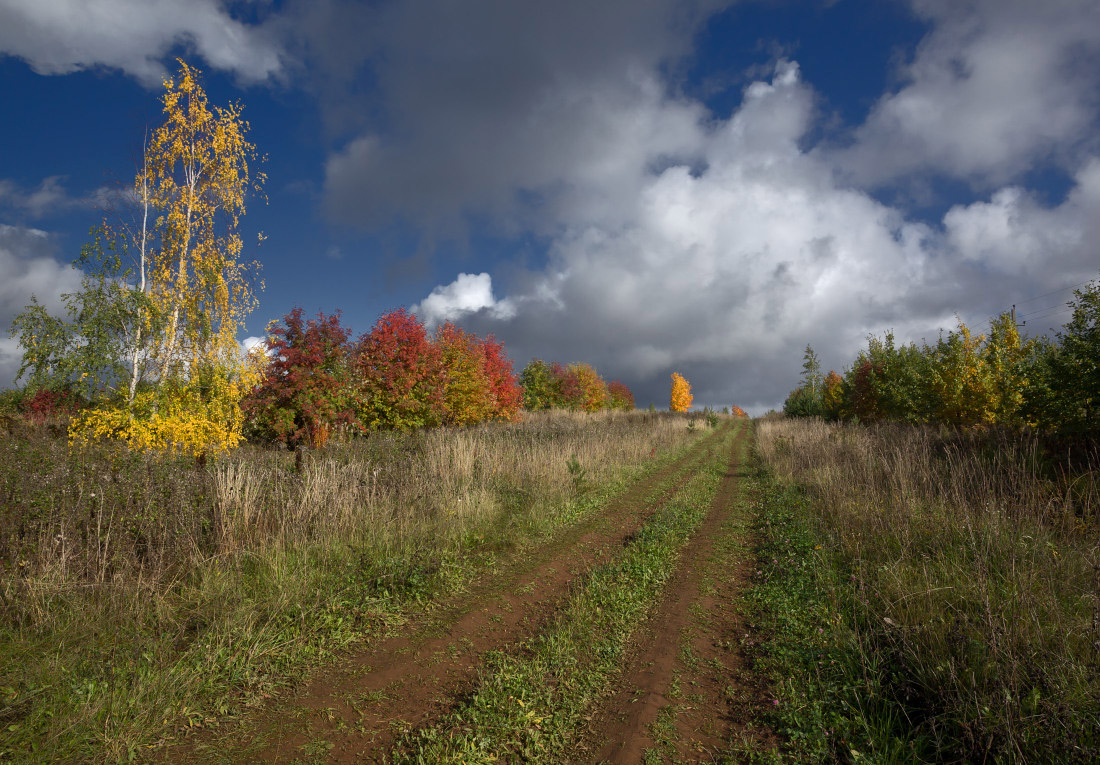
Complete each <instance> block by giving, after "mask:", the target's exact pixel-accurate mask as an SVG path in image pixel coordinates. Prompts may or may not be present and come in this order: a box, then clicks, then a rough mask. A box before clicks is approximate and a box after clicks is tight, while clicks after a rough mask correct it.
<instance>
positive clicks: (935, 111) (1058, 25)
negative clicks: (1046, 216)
mask: <svg viewBox="0 0 1100 765" xmlns="http://www.w3.org/2000/svg"><path fill="white" fill-rule="evenodd" d="M912 2H913V6H914V9H915V10H916V12H917V13H918V15H920V16H921V17H923V18H925V19H926V20H928V21H929V22H930V23H931V24H932V25H933V28H932V31H931V32H930V33H929V35H928V36H927V37H926V38H925V39H924V40H923V41H922V42H921V43H920V46H919V47H918V49H917V51H916V55H915V56H914V58H913V59H912V61H911V62H909V63H908V64H907V65H906V66H905V67H904V68H903V69H902V70H901V72H900V74H901V79H902V83H903V84H902V86H901V87H900V89H899V90H897V91H896V92H894V93H889V94H887V95H885V96H883V97H882V99H881V100H880V101H879V102H878V104H876V106H875V107H874V109H873V110H872V111H871V113H870V115H869V116H868V118H867V120H866V122H865V124H863V125H862V126H861V127H860V128H859V129H858V130H857V131H856V133H855V143H854V144H853V145H852V146H851V147H849V148H847V149H844V150H840V151H837V152H835V160H836V161H837V162H838V163H839V164H840V165H841V166H843V167H844V169H845V170H846V171H847V172H848V173H849V174H850V175H851V177H852V178H853V179H854V180H855V181H856V182H858V183H869V184H879V183H888V182H890V181H893V180H895V179H897V178H899V177H904V176H906V175H908V174H918V175H920V174H923V175H929V174H936V173H939V174H943V175H946V176H950V177H954V178H960V179H963V180H965V181H968V182H972V183H975V184H978V185H998V184H1001V183H1005V182H1007V181H1010V180H1012V179H1014V178H1017V177H1019V176H1020V175H1021V174H1022V173H1026V172H1027V171H1029V170H1031V169H1033V168H1035V167H1036V166H1037V165H1039V164H1041V163H1043V162H1046V161H1049V160H1051V159H1056V160H1059V161H1062V162H1063V163H1066V164H1069V165H1072V162H1073V161H1074V159H1075V158H1076V156H1077V154H1078V153H1079V152H1080V151H1081V150H1086V151H1087V150H1088V146H1089V144H1090V143H1091V142H1093V141H1094V140H1095V127H1094V126H1095V119H1096V116H1097V106H1098V99H1097V87H1098V85H1100V5H1097V3H1096V2H1095V0H1043V1H1042V2H1036V1H1035V0H965V1H960V0H912Z"/></svg>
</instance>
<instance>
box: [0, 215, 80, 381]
mask: <svg viewBox="0 0 1100 765" xmlns="http://www.w3.org/2000/svg"><path fill="white" fill-rule="evenodd" d="M53 251H54V246H53V242H52V240H51V237H50V235H49V234H48V233H46V232H45V231H40V230H38V229H34V228H22V227H18V226H9V225H5V224H2V223H0V274H2V275H3V278H0V331H2V333H0V334H2V336H5V337H6V335H7V330H8V329H9V328H10V327H11V323H12V320H13V319H14V318H15V316H16V315H17V314H18V313H20V312H21V311H22V310H23V309H24V308H25V307H26V306H27V304H28V303H29V302H30V296H31V295H34V296H36V297H37V298H38V302H40V303H41V304H42V305H43V306H45V308H46V310H48V311H50V312H53V313H59V312H60V311H61V309H62V303H61V295H62V294H63V293H66V292H76V291H77V290H79V289H80V272H79V271H77V270H75V269H73V268H72V267H70V266H67V265H62V264H61V263H58V262H57V261H56V260H55V259H54V258H53ZM21 358H22V351H20V350H19V346H18V343H16V341H15V340H14V339H8V340H5V341H3V342H0V386H7V385H10V384H11V382H12V381H13V379H14V377H15V373H16V371H17V370H18V369H19V363H20V360H21Z"/></svg>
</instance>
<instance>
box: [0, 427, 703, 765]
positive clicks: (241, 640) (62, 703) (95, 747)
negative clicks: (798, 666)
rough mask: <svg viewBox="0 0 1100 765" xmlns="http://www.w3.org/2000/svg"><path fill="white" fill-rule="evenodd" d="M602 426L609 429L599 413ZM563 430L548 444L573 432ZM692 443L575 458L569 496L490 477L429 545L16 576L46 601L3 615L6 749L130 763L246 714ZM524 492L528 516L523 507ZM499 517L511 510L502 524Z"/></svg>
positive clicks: (266, 551) (370, 540) (367, 538)
mask: <svg viewBox="0 0 1100 765" xmlns="http://www.w3.org/2000/svg"><path fill="white" fill-rule="evenodd" d="M591 427H592V428H594V430H593V431H592V432H593V433H598V432H599V431H598V428H599V423H593V425H592V426H591ZM681 427H682V425H681ZM509 432H510V431H509ZM555 432H556V431H551V432H550V433H549V435H548V439H550V441H551V448H554V447H553V444H554V443H557V442H560V441H561V440H562V439H563V438H565V436H563V435H561V434H560V433H558V434H557V435H555ZM566 435H568V434H566ZM505 436H506V437H510V436H507V433H506V434H505ZM513 440H514V438H513ZM681 443H683V442H681ZM643 446H645V448H644V449H643V448H642V447H643ZM523 448H524V449H527V447H523ZM558 448H560V446H559V447H558ZM656 448H657V446H656V445H654V446H652V447H649V446H647V445H644V444H640V445H639V446H638V448H637V449H636V450H635V451H636V452H637V453H641V454H647V455H648V454H650V453H656ZM662 448H664V447H662ZM682 448H686V447H679V448H673V449H671V450H670V451H667V452H665V453H663V454H662V455H661V456H660V457H659V458H658V459H656V460H650V461H648V463H647V464H644V465H640V466H636V467H628V465H629V463H625V464H624V463H623V462H619V463H617V464H616V463H609V464H598V465H597V464H593V463H592V462H591V461H589V462H588V466H587V469H585V472H587V474H588V476H589V477H588V478H586V477H585V476H584V475H583V474H578V471H577V470H575V469H574V470H573V471H570V474H569V475H567V476H566V481H572V482H573V484H574V486H578V485H579V484H580V483H581V482H582V481H584V482H585V483H586V484H587V485H586V486H585V488H584V491H582V492H581V493H579V494H575V491H570V492H569V494H567V495H560V494H559V495H551V496H554V497H558V496H561V499H558V500H556V502H557V503H556V504H554V505H552V506H547V504H546V503H545V502H543V501H532V498H531V497H529V496H526V495H523V496H520V495H518V494H517V495H516V496H515V497H511V496H510V495H511V494H513V493H515V490H514V489H513V488H512V487H511V486H510V485H509V484H507V483H505V482H504V481H501V480H499V479H496V478H492V483H488V481H486V479H483V481H486V485H487V486H488V489H487V490H486V491H492V490H494V487H496V486H500V487H501V488H500V490H499V491H498V493H497V494H495V495H489V496H488V500H491V502H490V504H492V505H493V506H494V507H495V508H496V510H495V511H494V512H491V513H489V512H485V513H481V514H480V515H477V516H471V517H470V519H469V520H468V522H466V523H465V525H464V526H461V527H458V526H457V525H456V524H455V523H454V522H453V521H451V522H450V526H449V529H451V530H452V533H448V534H446V535H445V536H439V537H437V538H435V539H431V540H427V541H426V536H425V535H423V534H422V535H419V536H418V537H416V538H414V539H412V541H410V542H408V543H406V544H394V543H393V542H392V541H389V542H387V543H386V544H380V543H379V540H378V537H377V534H375V533H370V534H365V533H341V534H331V535H319V534H314V535H313V538H309V537H306V538H305V539H304V540H303V541H301V542H295V541H294V540H289V541H287V540H285V539H284V540H283V542H282V543H279V544H274V545H268V546H265V547H261V548H259V549H255V550H251V551H250V550H247V549H242V550H237V551H235V552H234V553H233V554H231V555H230V554H213V555H208V556H204V557H201V558H199V559H198V560H196V561H195V562H193V563H192V564H189V565H188V566H187V567H185V568H182V569H181V570H180V571H179V573H178V574H177V575H176V576H175V577H174V578H172V579H170V580H168V581H166V582H165V581H156V582H151V581H146V582H143V581H142V580H141V578H140V577H138V578H137V579H136V580H127V581H125V586H121V585H117V586H115V585H113V584H112V583H111V582H109V581H107V582H101V583H98V584H95V585H94V586H82V585H81V583H80V582H79V581H75V582H74V581H71V580H69V581H63V580H62V581H58V580H53V581H51V580H50V579H49V577H48V572H47V575H44V576H41V577H39V578H37V579H32V578H30V577H27V578H25V579H22V580H18V581H15V580H7V581H6V582H5V586H6V591H7V592H8V593H12V592H15V593H16V597H23V598H26V600H27V601H28V602H32V603H33V605H34V608H33V609H31V608H23V609H18V608H11V609H7V610H8V612H9V613H13V612H14V613H15V614H16V615H17V617H18V618H15V619H13V620H11V621H5V622H4V623H3V625H0V667H2V669H0V724H2V726H3V727H2V728H0V759H15V760H25V761H47V760H71V759H79V760H126V759H130V758H131V757H132V756H134V755H136V754H138V753H140V752H141V751H142V750H143V749H144V748H145V747H148V746H155V745H156V744H157V742H158V741H160V740H162V739H163V738H164V737H165V736H171V735H173V731H178V730H179V729H180V728H181V727H183V728H186V727H189V726H195V725H203V724H205V723H206V722H207V721H209V720H211V719H213V718H216V717H218V716H221V715H225V714H233V713H235V712H238V711H240V710H242V709H244V708H246V707H247V706H248V705H249V704H251V703H254V702H255V701H257V700H259V699H262V698H263V697H264V696H266V695H269V694H271V693H274V692H276V690H277V688H278V687H279V686H280V684H281V683H283V682H285V678H287V677H288V676H290V675H291V674H295V673H300V672H301V671H302V670H303V669H305V668H307V667H308V666H310V665H311V664H315V663H316V662H319V661H324V660H325V658H326V657H327V656H329V655H331V654H332V653H333V652H335V651H339V650H341V649H342V648H344V647H346V646H348V645H350V644H353V643H356V642H359V641H362V640H365V639H369V638H370V636H371V635H373V634H377V633H378V632H379V631H380V630H382V629H384V628H386V627H387V626H392V625H395V624H400V623H401V622H402V620H404V619H405V618H406V617H407V615H408V613H409V612H410V610H416V609H419V608H423V607H428V606H430V602H431V601H432V599H433V598H436V597H438V596H440V595H441V594H442V593H445V592H449V591H454V590H455V589H456V588H459V587H461V586H462V583H463V582H464V581H466V580H467V579H468V578H469V577H472V576H475V575H477V573H478V572H479V571H481V570H483V569H484V567H486V566H490V565H492V563H493V561H494V560H496V558H497V556H499V555H500V554H502V551H511V550H514V549H516V548H522V547H523V546H524V545H531V544H538V543H539V542H540V540H544V539H546V538H548V537H549V536H551V535H553V534H555V533H557V532H558V531H559V530H560V529H562V528H563V527H564V526H567V525H570V524H573V523H575V522H577V520H578V519H580V518H582V517H585V516H587V515H589V514H591V513H592V512H594V511H595V510H596V509H597V508H598V507H599V506H600V505H601V504H602V503H603V502H605V501H606V500H607V499H609V498H610V497H612V496H614V495H615V494H617V493H619V492H621V491H622V490H624V488H625V487H626V486H627V484H628V483H629V482H630V481H631V480H633V479H636V478H639V477H641V476H642V475H644V474H647V473H649V472H650V471H652V470H655V469H657V468H659V467H660V465H662V464H665V463H666V462H667V461H669V460H672V459H674V458H675V457H676V456H677V454H678V453H679V452H680V451H681V450H682ZM534 451H536V452H537V451H538V450H537V449H535V450H534ZM555 453H556V452H555ZM429 456H430V455H429ZM457 456H458V457H461V456H462V454H458V455H457ZM448 459H449V460H450V462H448V460H443V462H444V463H445V464H443V465H442V466H441V468H440V469H444V470H446V469H453V467H452V468H448V465H453V461H454V459H456V457H451V458H448ZM572 461H573V462H574V463H575V462H576V460H575V459H573V460H572ZM561 462H562V463H563V464H562V465H560V466H558V469H560V470H561V471H562V473H563V474H565V472H566V471H565V468H566V465H565V464H564V463H565V460H564V459H562V460H561ZM471 463H472V465H471V467H470V470H469V474H470V476H471V478H470V479H468V480H465V481H464V482H463V485H462V486H461V487H458V488H456V489H455V491H456V492H462V493H460V494H457V493H456V497H457V499H456V500H455V501H460V500H461V499H462V498H464V497H469V496H471V493H470V492H471V491H472V490H473V489H476V488H477V487H476V486H475V485H474V483H473V482H474V480H475V478H476V475H477V473H478V470H480V468H478V465H477V459H476V455H474V458H473V459H471ZM482 472H484V471H483V470H482ZM72 480H73V481H74V485H80V484H79V481H80V480H82V477H81V476H73V477H72ZM94 488H95V486H91V487H85V488H84V489H82V491H84V492H85V493H86V494H91V493H92V491H91V490H92V489H94ZM501 492H503V493H501ZM511 499H515V501H516V502H517V506H518V505H522V507H523V508H524V511H525V512H517V511H515V510H513V509H511V508H510V505H509V504H508V503H509V502H510V501H511ZM429 509H430V508H429ZM502 513H503V514H508V513H511V515H510V516H509V517H510V519H511V520H510V522H508V523H499V522H497V519H498V518H499V517H500V516H501V514H502ZM433 528H437V526H433ZM414 530H415V529H414ZM367 531H371V530H369V529H368V530H367ZM13 581H15V584H19V585H20V586H21V587H23V590H21V591H20V590H13V589H12V583H13ZM31 587H37V588H38V589H37V590H34V591H30V590H29V589H28V588H31ZM9 597H11V596H10V595H9ZM16 605H18V604H16Z"/></svg>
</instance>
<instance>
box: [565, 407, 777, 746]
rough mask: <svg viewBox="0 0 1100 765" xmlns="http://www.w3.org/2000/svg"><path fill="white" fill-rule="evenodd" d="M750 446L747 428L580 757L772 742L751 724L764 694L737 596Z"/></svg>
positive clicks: (744, 552)
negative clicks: (742, 488)
mask: <svg viewBox="0 0 1100 765" xmlns="http://www.w3.org/2000/svg"><path fill="white" fill-rule="evenodd" d="M747 444H748V429H747V428H746V429H743V430H742V431H741V433H740V434H739V437H738V438H737V439H735V440H734V442H733V446H732V449H731V452H730V458H729V463H728V466H727V469H726V472H725V474H724V476H723V478H722V482H721V485H720V487H719V489H718V492H717V494H716V495H715V497H714V500H713V502H712V504H711V508H710V512H709V514H708V516H707V518H706V520H705V521H704V522H703V524H702V526H701V527H700V528H699V530H698V531H697V532H696V533H695V535H694V537H692V539H691V541H690V542H688V544H687V546H686V547H685V549H684V550H683V551H682V553H681V556H680V564H679V566H678V568H677V570H676V573H675V574H674V575H673V577H672V579H671V580H670V581H669V583H668V585H667V586H666V588H665V593H664V596H663V598H662V600H661V602H660V603H659V605H658V606H657V608H656V609H655V611H654V612H653V614H652V615H651V617H650V619H649V620H648V622H647V624H646V625H645V626H644V627H642V628H640V629H639V630H637V633H636V634H637V638H636V640H635V643H634V650H633V651H632V652H631V654H630V656H629V657H628V659H627V660H626V662H625V664H624V667H623V673H622V675H621V677H620V679H619V681H618V683H616V685H615V687H614V689H613V690H612V691H611V693H610V694H609V696H608V697H607V698H606V700H605V702H604V703H603V704H602V705H601V708H600V709H599V710H597V711H596V712H595V713H594V715H593V720H592V723H591V726H590V729H589V731H588V732H587V734H586V735H585V736H584V737H582V740H581V743H580V745H579V746H578V747H577V751H576V753H575V755H574V756H575V759H576V760H577V761H578V762H601V763H602V762H610V763H640V762H643V761H645V762H649V761H650V760H651V759H653V760H656V759H657V758H656V757H655V756H654V755H661V756H662V759H667V760H674V761H677V762H711V761H713V759H714V758H715V757H716V756H717V755H719V754H720V753H722V752H724V751H726V749H727V747H728V746H729V743H730V741H731V740H732V739H735V738H740V739H741V740H743V741H745V742H752V745H754V746H762V747H768V748H770V747H771V746H772V741H771V736H770V735H769V734H768V733H767V732H766V731H757V730H753V729H751V727H749V726H748V725H747V724H746V722H745V721H746V720H749V719H752V717H754V715H753V714H752V710H751V707H752V706H753V705H755V704H758V703H760V694H761V691H760V689H759V688H758V686H757V684H756V682H755V680H754V679H753V678H752V677H751V676H750V675H749V672H748V670H747V666H746V661H745V657H744V655H743V653H742V651H741V648H740V645H741V640H740V639H741V637H742V636H743V635H744V634H745V632H746V628H745V622H744V619H743V616H742V614H741V610H740V608H739V598H740V594H741V592H742V591H743V590H744V589H745V588H746V587H747V586H748V582H749V578H750V575H751V560H752V559H751V553H750V547H749V544H748V543H749V539H748V533H749V532H748V523H747V521H748V517H747V513H746V512H745V509H744V505H743V502H742V499H741V497H740V492H739V487H738V483H739V478H740V477H741V475H742V474H743V470H744V465H745V451H746V447H747ZM647 753H649V756H648V757H647Z"/></svg>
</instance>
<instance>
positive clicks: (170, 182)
mask: <svg viewBox="0 0 1100 765" xmlns="http://www.w3.org/2000/svg"><path fill="white" fill-rule="evenodd" d="M179 66H180V69H179V74H178V76H177V77H176V79H174V80H165V82H164V95H163V96H162V98H161V102H162V104H163V112H164V123H163V124H162V125H160V126H159V127H158V128H156V129H155V130H154V131H153V133H152V134H151V135H150V137H149V140H148V143H147V147H146V151H145V156H144V157H143V163H142V168H141V170H140V171H139V173H138V175H137V178H136V179H135V184H134V186H135V192H136V196H137V198H138V200H139V203H140V204H143V205H144V206H145V208H146V210H148V209H149V208H152V209H153V211H154V212H155V213H156V215H157V218H156V221H155V224H154V226H153V230H152V231H151V232H145V231H144V229H143V233H142V238H141V243H140V248H141V251H142V252H141V255H142V264H143V270H142V280H141V281H142V284H141V288H142V289H144V290H147V293H148V296H149V300H150V303H151V304H152V305H153V306H154V307H155V313H157V314H158V315H159V316H160V317H161V321H159V322H158V323H157V327H156V330H157V331H153V329H154V327H153V325H152V323H150V325H149V330H150V331H149V332H148V341H147V342H148V346H149V350H148V354H149V358H150V362H151V363H150V364H149V365H148V367H149V369H150V373H149V377H148V378H147V379H146V382H147V383H149V386H148V390H146V391H145V392H144V393H143V394H139V395H137V396H134V395H133V394H132V393H131V396H130V399H131V400H130V401H129V402H128V404H127V406H125V407H115V408H100V409H98V410H92V411H91V412H89V413H88V414H87V415H86V416H84V417H82V418H80V419H79V420H78V421H77V422H76V423H75V430H74V433H75V437H74V440H80V439H84V440H88V439H92V438H102V437H106V436H114V437H118V438H121V439H122V440H125V441H127V442H128V443H129V444H130V445H131V446H134V447H138V448H178V449H181V450H183V451H187V452H191V453H194V454H205V453H206V452H208V451H215V452H216V451H221V450H224V449H227V448H230V447H233V446H236V445H237V443H238V442H239V440H240V432H241V425H242V422H243V417H242V415H241V410H240V402H241V399H242V398H243V396H244V394H245V393H246V392H247V391H248V390H249V389H250V388H251V387H252V385H253V383H254V382H255V379H256V373H255V370H254V368H253V366H252V365H250V364H248V363H247V362H246V361H245V360H243V359H242V358H241V353H240V347H239V345H238V343H237V330H238V328H239V326H240V325H241V323H242V321H243V320H244V318H245V317H246V316H247V315H248V313H249V312H251V310H252V309H253V308H254V307H255V305H256V298H255V293H254V291H253V287H252V272H253V271H254V270H256V269H257V268H258V264H257V263H251V264H245V263H242V262H241V261H240V255H241V251H242V242H241V237H240V233H239V232H238V225H239V223H240V219H241V216H243V215H244V213H245V199H246V197H247V196H248V195H249V193H250V192H257V193H258V192H260V191H261V190H262V187H263V183H264V181H265V180H266V177H265V176H264V174H263V173H256V174H255V175H254V176H253V175H251V174H250V163H253V162H255V161H256V159H257V156H256V150H255V146H254V145H253V144H252V143H250V142H249V141H248V140H247V137H246V136H247V133H248V130H249V124H248V122H246V121H245V120H244V119H242V117H241V114H242V106H241V105H240V104H239V103H232V104H230V105H229V106H228V107H226V108H221V107H214V108H213V109H211V107H210V106H209V104H208V102H207V97H206V93H205V92H204V91H203V89H202V85H201V83H200V80H199V77H200V72H199V71H198V70H197V69H195V68H193V67H191V66H189V65H188V64H187V63H185V62H184V61H182V60H180V61H179ZM146 258H148V264H149V274H148V277H149V278H148V281H147V282H146V280H145V278H144V264H145V262H146ZM260 286H261V287H262V284H261V285H260Z"/></svg>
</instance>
